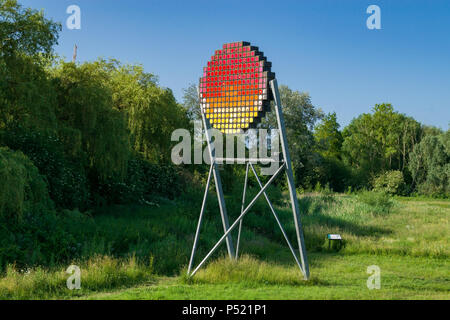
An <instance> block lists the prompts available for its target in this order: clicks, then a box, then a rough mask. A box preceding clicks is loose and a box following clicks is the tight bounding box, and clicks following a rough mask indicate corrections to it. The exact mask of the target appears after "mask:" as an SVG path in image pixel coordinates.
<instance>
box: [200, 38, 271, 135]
mask: <svg viewBox="0 0 450 320" xmlns="http://www.w3.org/2000/svg"><path fill="white" fill-rule="evenodd" d="M271 66H272V63H270V62H267V59H266V57H264V53H263V52H260V51H259V50H258V47H254V46H251V45H250V43H249V42H243V41H242V42H234V43H227V44H224V45H223V48H222V49H221V50H216V52H215V54H214V56H212V57H211V61H209V62H208V65H207V66H206V67H204V68H203V77H202V78H200V88H199V94H200V104H201V108H202V112H203V114H204V115H205V117H206V121H209V124H210V126H211V127H213V128H216V129H218V130H220V131H221V132H223V133H226V134H237V133H243V132H244V131H245V130H247V129H249V128H254V127H256V125H257V124H258V123H259V122H260V121H261V119H262V118H264V116H265V113H266V112H268V111H270V101H271V100H273V97H272V91H271V90H270V89H269V81H271V80H273V79H275V74H274V73H272V72H271Z"/></svg>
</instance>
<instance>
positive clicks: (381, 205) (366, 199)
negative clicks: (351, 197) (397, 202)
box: [358, 191, 394, 213]
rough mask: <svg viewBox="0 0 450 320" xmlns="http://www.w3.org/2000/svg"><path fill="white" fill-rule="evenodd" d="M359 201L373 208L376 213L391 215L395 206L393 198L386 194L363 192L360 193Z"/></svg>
mask: <svg viewBox="0 0 450 320" xmlns="http://www.w3.org/2000/svg"><path fill="white" fill-rule="evenodd" d="M358 201H360V202H362V203H364V204H367V205H368V206H370V207H372V208H373V209H374V210H375V212H376V213H389V211H390V210H391V208H392V206H393V205H394V203H393V201H392V198H391V196H390V195H389V194H387V193H385V192H376V191H363V192H361V193H359V195H358Z"/></svg>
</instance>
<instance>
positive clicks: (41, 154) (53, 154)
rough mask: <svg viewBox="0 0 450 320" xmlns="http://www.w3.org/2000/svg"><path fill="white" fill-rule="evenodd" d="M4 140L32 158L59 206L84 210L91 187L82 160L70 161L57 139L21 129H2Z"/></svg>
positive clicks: (7, 144) (9, 145)
mask: <svg viewBox="0 0 450 320" xmlns="http://www.w3.org/2000/svg"><path fill="white" fill-rule="evenodd" d="M1 138H2V139H1V140H2V142H3V143H4V144H5V145H6V146H8V147H9V148H10V149H13V150H20V151H22V152H23V153H25V155H26V156H27V157H28V158H30V160H31V161H32V162H33V163H34V165H35V166H36V167H37V168H38V169H39V172H40V173H41V174H42V175H43V176H44V179H45V180H46V182H47V184H48V191H49V194H50V198H51V199H52V200H53V201H54V203H55V205H56V206H57V207H58V208H64V209H75V208H78V209H85V208H86V207H87V204H88V203H87V202H88V199H89V187H88V185H87V179H86V175H85V172H84V169H83V166H82V163H80V161H78V162H76V161H77V159H72V160H69V158H68V157H67V156H66V155H65V153H64V149H63V147H64V146H63V144H62V142H60V141H59V139H58V138H56V137H54V136H51V135H49V134H44V133H40V132H36V131H28V130H27V131H25V130H23V129H20V128H16V129H10V130H7V131H4V132H2V136H1Z"/></svg>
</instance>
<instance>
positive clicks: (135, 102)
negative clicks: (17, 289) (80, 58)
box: [0, 0, 189, 267]
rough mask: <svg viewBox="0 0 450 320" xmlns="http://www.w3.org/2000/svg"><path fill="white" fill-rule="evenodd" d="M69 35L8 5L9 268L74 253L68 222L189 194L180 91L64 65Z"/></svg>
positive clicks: (1, 184)
mask: <svg viewBox="0 0 450 320" xmlns="http://www.w3.org/2000/svg"><path fill="white" fill-rule="evenodd" d="M60 29H61V27H60V25H59V24H57V23H55V22H53V21H51V20H48V19H46V18H45V17H44V16H43V14H42V13H41V12H38V11H35V10H31V9H26V8H23V7H22V6H20V5H19V4H18V3H17V1H15V0H0V267H1V266H3V265H4V264H5V263H6V262H17V263H24V264H28V263H47V262H49V260H51V259H54V260H58V259H63V258H64V257H68V256H69V255H73V252H68V251H67V250H68V248H70V247H72V246H71V245H68V243H76V241H75V239H74V237H73V236H72V235H68V234H67V230H65V229H64V227H62V226H61V225H62V223H61V219H62V218H63V217H64V216H67V215H72V214H76V212H78V211H81V212H90V211H92V209H94V208H96V207H99V206H104V205H108V204H125V203H144V204H145V203H147V204H148V203H151V202H152V201H153V199H154V198H155V197H158V196H163V197H165V198H174V197H175V196H176V195H177V194H179V192H180V191H181V190H182V188H183V180H182V179H180V178H179V174H178V172H177V168H176V167H174V166H172V165H171V163H170V143H171V142H170V137H171V133H172V131H173V130H174V129H176V128H182V127H188V125H189V122H188V118H187V116H186V112H185V110H184V108H183V107H182V106H181V105H180V104H178V103H177V102H176V100H175V98H174V96H173V94H172V92H171V90H169V89H166V88H162V87H160V86H159V85H158V83H157V78H156V77H155V76H154V75H152V74H149V73H146V72H144V70H143V67H142V66H139V65H124V64H121V63H120V62H118V61H115V60H103V59H99V60H98V61H95V62H92V63H83V64H75V63H66V62H64V61H62V60H61V59H59V58H57V57H56V55H55V54H54V52H53V47H54V46H55V45H56V44H57V41H58V33H59V32H60ZM68 210H71V211H70V212H71V213H70V212H69V211H68ZM69 251H70V250H69ZM52 257H53V258H52Z"/></svg>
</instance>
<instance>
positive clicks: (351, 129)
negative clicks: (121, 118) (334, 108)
mask: <svg viewBox="0 0 450 320" xmlns="http://www.w3.org/2000/svg"><path fill="white" fill-rule="evenodd" d="M196 95H197V94H196V88H195V85H191V86H190V87H189V88H188V89H186V90H185V95H184V106H185V108H186V110H188V116H189V117H190V119H191V120H198V119H199V118H200V113H199V111H197V110H198V107H197V106H198V100H197V98H196ZM280 96H281V100H282V103H283V108H284V109H283V113H284V117H285V125H286V129H287V135H288V140H289V147H290V151H291V157H292V161H293V164H294V165H293V167H294V171H295V172H294V174H295V178H296V185H297V187H298V188H299V189H300V190H304V191H312V190H320V189H323V188H329V189H332V190H334V191H335V192H349V191H350V192H352V191H358V190H363V189H365V190H376V191H380V192H385V193H389V194H392V195H405V196H408V195H425V196H432V197H448V196H449V195H450V187H449V179H450V130H447V131H446V132H444V131H442V130H441V129H438V128H435V127H430V126H425V125H422V124H421V123H419V122H418V121H416V120H415V119H413V118H411V117H408V116H406V115H404V114H401V113H399V112H396V111H395V110H394V108H393V106H392V105H391V104H389V103H383V104H377V105H376V106H375V107H374V108H373V110H372V113H367V114H366V113H365V114H362V115H360V116H358V117H357V118H354V119H353V120H352V121H351V123H350V124H349V125H348V126H346V127H345V128H343V130H341V128H340V125H339V123H338V121H337V116H336V113H330V114H324V113H323V112H322V111H321V110H320V109H318V108H317V107H315V106H314V105H313V104H312V102H311V97H310V96H309V95H308V94H307V93H301V92H298V91H293V90H291V89H290V88H289V87H287V86H281V87H280ZM261 127H262V128H267V129H271V128H276V127H277V123H276V119H275V113H274V112H271V113H269V114H267V117H266V119H264V120H263V122H262V125H261ZM242 170H243V169H242V168H241V169H240V171H242ZM238 171H239V169H238ZM240 175H241V176H242V172H241V173H240Z"/></svg>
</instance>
